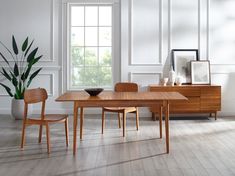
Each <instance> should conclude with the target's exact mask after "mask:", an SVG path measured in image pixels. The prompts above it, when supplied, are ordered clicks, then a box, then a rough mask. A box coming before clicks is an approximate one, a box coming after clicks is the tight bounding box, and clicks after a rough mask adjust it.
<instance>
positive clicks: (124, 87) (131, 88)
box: [114, 82, 138, 92]
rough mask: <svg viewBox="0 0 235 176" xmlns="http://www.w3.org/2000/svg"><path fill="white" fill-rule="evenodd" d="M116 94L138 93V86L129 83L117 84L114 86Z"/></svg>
mask: <svg viewBox="0 0 235 176" xmlns="http://www.w3.org/2000/svg"><path fill="white" fill-rule="evenodd" d="M114 91H116V92H138V84H136V83H131V82H119V83H116V84H115V87H114Z"/></svg>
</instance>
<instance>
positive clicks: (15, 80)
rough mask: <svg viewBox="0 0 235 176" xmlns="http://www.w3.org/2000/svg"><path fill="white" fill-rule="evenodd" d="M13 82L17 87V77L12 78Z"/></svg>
mask: <svg viewBox="0 0 235 176" xmlns="http://www.w3.org/2000/svg"><path fill="white" fill-rule="evenodd" d="M12 84H13V85H14V86H15V87H17V85H18V81H17V79H16V77H13V79H12Z"/></svg>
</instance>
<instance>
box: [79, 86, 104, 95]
mask: <svg viewBox="0 0 235 176" xmlns="http://www.w3.org/2000/svg"><path fill="white" fill-rule="evenodd" d="M84 90H85V91H86V92H87V93H88V94H89V95H90V96H96V95H98V94H99V93H100V92H102V91H103V90H104V89H103V88H89V89H84Z"/></svg>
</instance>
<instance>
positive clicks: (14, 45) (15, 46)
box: [12, 35, 18, 55]
mask: <svg viewBox="0 0 235 176" xmlns="http://www.w3.org/2000/svg"><path fill="white" fill-rule="evenodd" d="M12 48H13V51H14V53H15V54H16V55H17V54H18V47H17V44H16V40H15V37H14V35H13V36H12Z"/></svg>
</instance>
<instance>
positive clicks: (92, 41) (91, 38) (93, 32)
mask: <svg viewBox="0 0 235 176" xmlns="http://www.w3.org/2000/svg"><path fill="white" fill-rule="evenodd" d="M85 30H86V32H85V46H97V27H85Z"/></svg>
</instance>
